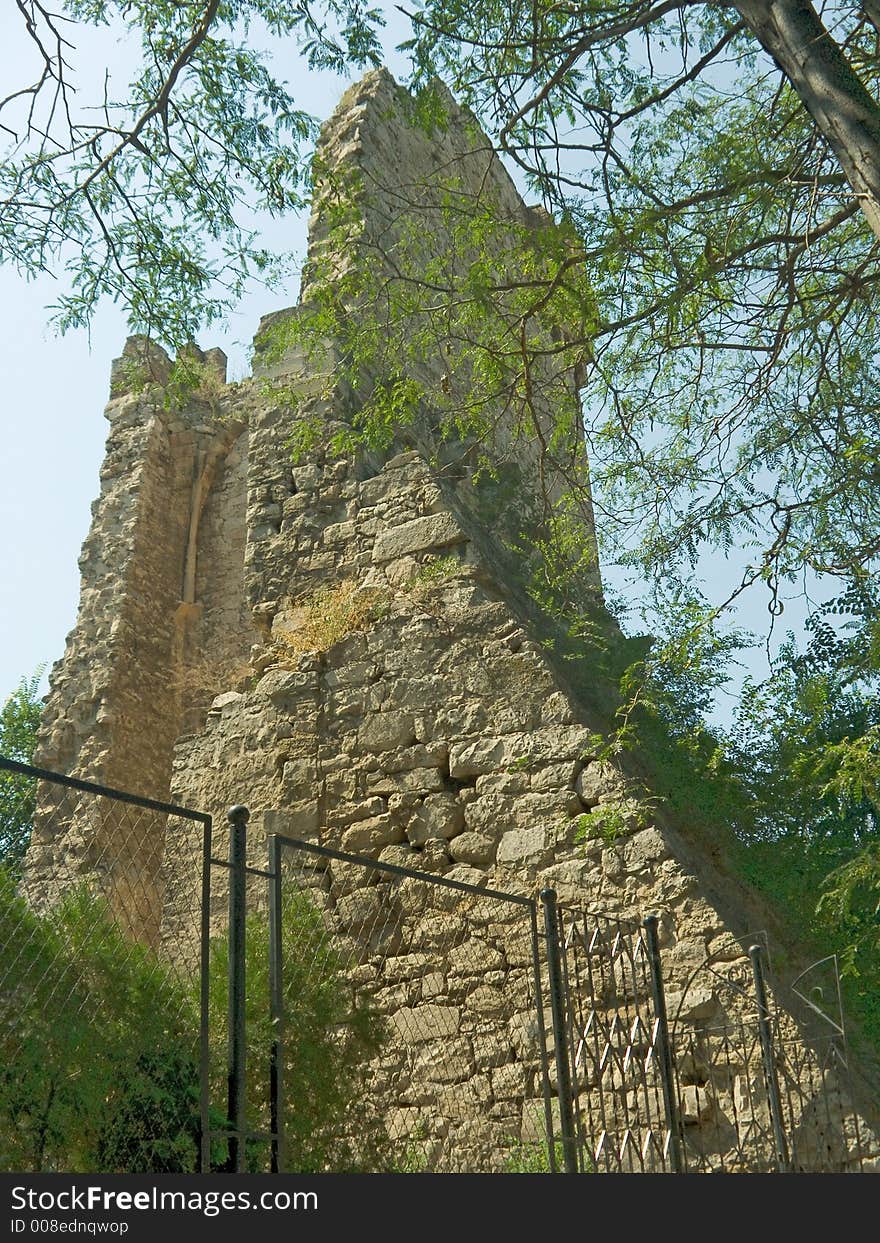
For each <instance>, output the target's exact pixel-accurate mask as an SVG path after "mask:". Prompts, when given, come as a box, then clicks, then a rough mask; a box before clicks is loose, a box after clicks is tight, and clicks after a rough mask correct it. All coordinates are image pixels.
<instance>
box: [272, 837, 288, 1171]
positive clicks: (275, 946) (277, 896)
mask: <svg viewBox="0 0 880 1243" xmlns="http://www.w3.org/2000/svg"><path fill="white" fill-rule="evenodd" d="M281 937H282V894H281V842H280V841H279V840H278V837H277V835H276V834H274V833H272V834H270V835H269V1014H270V1018H271V1021H272V1047H271V1049H270V1051H269V1112H270V1130H271V1133H272V1158H271V1171H272V1173H273V1174H279V1173H280V1172H281V1171H282V1170H283V1169H284V1165H285V1160H284V1139H285V1136H284V979H283V968H282V952H281V945H282V942H281Z"/></svg>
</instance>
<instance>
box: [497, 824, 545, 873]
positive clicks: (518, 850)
mask: <svg viewBox="0 0 880 1243" xmlns="http://www.w3.org/2000/svg"><path fill="white" fill-rule="evenodd" d="M546 850H547V834H546V832H545V831H544V829H541V828H534V829H511V830H510V832H509V833H505V834H504V835H503V837H502V838H501V841H500V842H499V844H498V855H497V858H498V862H499V863H508V864H516V863H537V862H538V861H539V860H540V859H541V858H542V857H543V856H544V854H545V853H546Z"/></svg>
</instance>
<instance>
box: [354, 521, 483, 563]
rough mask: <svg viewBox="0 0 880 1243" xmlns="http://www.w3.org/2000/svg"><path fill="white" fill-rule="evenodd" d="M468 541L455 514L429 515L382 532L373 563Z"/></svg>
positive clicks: (377, 542) (375, 549)
mask: <svg viewBox="0 0 880 1243" xmlns="http://www.w3.org/2000/svg"><path fill="white" fill-rule="evenodd" d="M466 539H467V536H466V535H465V533H464V532H463V531H462V529H461V527H460V526H459V525H458V523H457V521H456V520H455V518H454V517H453V516H452V514H450V513H441V514H428V515H427V516H426V517H424V518H414V519H413V520H412V521H411V522H404V523H403V524H402V525H401V526H397V527H392V528H391V529H389V530H385V531H382V532H381V533H380V534H379V536H378V538H377V540H376V542H375V544H374V545H373V561H374V562H379V561H395V560H397V558H398V557H405V556H406V555H407V554H408V553H414V552H427V551H428V550H429V549H431V548H448V547H449V546H450V545H452V544H460V543H462V542H463V541H464V540H466Z"/></svg>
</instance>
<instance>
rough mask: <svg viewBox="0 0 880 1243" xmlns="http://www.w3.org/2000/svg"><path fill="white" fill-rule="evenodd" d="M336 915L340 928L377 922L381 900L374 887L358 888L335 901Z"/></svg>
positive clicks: (379, 915)
mask: <svg viewBox="0 0 880 1243" xmlns="http://www.w3.org/2000/svg"><path fill="white" fill-rule="evenodd" d="M336 917H337V919H338V920H339V924H340V926H341V927H342V928H363V927H365V926H366V925H374V924H378V923H379V922H380V920H381V918H382V901H381V898H380V896H379V894H378V892H377V891H376V890H375V889H374V888H367V889H358V890H357V891H356V892H355V893H350V894H348V896H347V897H344V898H340V899H339V901H338V902H337V903H336Z"/></svg>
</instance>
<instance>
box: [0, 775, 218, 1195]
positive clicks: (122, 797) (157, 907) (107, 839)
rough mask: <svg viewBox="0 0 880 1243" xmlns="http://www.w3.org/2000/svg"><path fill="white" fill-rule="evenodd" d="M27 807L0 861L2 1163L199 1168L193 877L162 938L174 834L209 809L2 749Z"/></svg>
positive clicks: (197, 914)
mask: <svg viewBox="0 0 880 1243" xmlns="http://www.w3.org/2000/svg"><path fill="white" fill-rule="evenodd" d="M0 775H2V778H3V781H4V782H6V783H8V784H12V785H15V786H16V787H17V789H18V791H19V792H20V793H23V794H25V795H26V796H27V799H28V800H29V805H30V806H31V807H32V808H33V822H32V825H31V826H30V827H31V831H30V834H29V837H26V838H25V840H26V841H27V848H26V850H23V851H21V852H20V853H19V854H18V856H17V857H14V858H9V857H7V858H6V859H5V860H4V861H3V864H2V865H0V1169H2V1170H26V1171H64V1172H93V1171H96V1172H152V1171H156V1172H172V1171H174V1172H187V1171H194V1170H197V1169H199V1167H200V1161H201V1134H202V1115H203V1113H204V1110H205V1107H206V1102H205V1100H204V1097H203V1093H202V1090H201V1076H200V1065H201V1060H202V1056H203V1050H202V1043H203V1041H202V1011H203V998H202V991H201V981H200V975H199V961H200V951H199V943H200V936H201V891H200V890H199V891H198V893H197V895H196V898H195V904H194V907H193V909H192V910H191V911H190V912H189V914H190V916H191V918H190V919H189V920H188V921H187V922H186V923H184V924H182V925H181V927H182V928H183V927H186V928H188V929H189V932H188V934H187V935H186V936H185V937H184V936H181V938H180V939H179V940H178V942H177V944H176V945H175V946H174V953H173V954H169V953H165V952H162V951H161V949H160V945H159V928H160V922H161V917H162V910H163V900H164V883H163V873H162V859H163V852H164V845H165V841H166V839H167V838H168V837H169V836H174V837H176V838H177V839H179V840H184V839H187V838H189V839H192V843H193V849H194V850H195V852H196V855H197V857H199V858H201V857H202V856H203V853H204V849H205V843H206V840H207V838H208V837H209V834H210V817H207V816H202V815H200V814H198V813H195V812H190V811H188V810H187V809H185V808H176V807H173V806H171V805H166V804H162V803H158V802H155V801H153V800H149V799H138V798H136V797H135V796H132V795H128V794H125V793H124V792H119V791H113V790H110V789H107V788H105V787H101V786H97V785H95V784H92V783H89V782H78V781H75V780H72V779H70V778H65V777H62V776H59V775H57V774H50V773H46V772H44V771H42V770H39V769H34V768H31V767H29V766H27V765H22V764H16V763H13V762H12V761H7V760H3V759H0Z"/></svg>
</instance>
